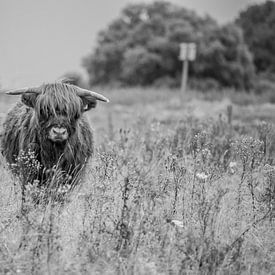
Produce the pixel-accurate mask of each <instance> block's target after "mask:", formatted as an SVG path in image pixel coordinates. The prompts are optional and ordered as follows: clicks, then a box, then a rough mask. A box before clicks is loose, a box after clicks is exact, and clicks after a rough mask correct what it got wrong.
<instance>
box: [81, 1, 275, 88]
mask: <svg viewBox="0 0 275 275" xmlns="http://www.w3.org/2000/svg"><path fill="white" fill-rule="evenodd" d="M274 29H275V2H273V1H267V2H265V3H263V4H260V5H252V6H250V7H248V8H247V9H246V10H245V11H242V12H241V13H240V14H239V16H238V18H237V19H236V20H235V22H232V23H229V24H226V25H222V26H221V25H219V24H218V23H217V22H216V21H215V20H214V19H213V18H211V17H210V16H199V15H197V14H196V13H195V12H194V11H191V10H188V9H186V8H184V7H181V6H178V5H175V4H172V3H169V2H163V1H156V2H154V3H150V4H145V3H141V4H130V5H127V6H126V7H125V8H124V9H123V10H122V12H121V14H120V16H119V17H118V18H117V19H115V20H114V21H113V22H111V23H110V24H109V25H108V26H107V28H106V29H104V30H102V31H101V32H99V34H98V37H97V43H96V47H95V49H94V50H93V52H92V53H91V54H89V55H88V56H86V57H85V58H84V60H83V66H84V67H85V69H86V70H87V72H88V75H89V84H90V85H97V84H106V83H109V84H116V85H124V86H134V85H135V86H136V85H139V86H149V85H155V86H160V85H167V86H170V87H177V86H179V85H180V79H181V70H182V62H181V61H180V60H179V44H180V43H181V42H195V43H196V44H197V52H198V55H197V59H196V61H195V62H192V63H191V64H190V77H191V79H190V84H191V85H193V86H195V87H196V86H198V87H199V86H200V85H203V87H204V88H205V86H209V87H210V88H211V87H212V88H213V87H216V88H217V87H234V88H236V89H241V90H251V89H253V88H255V87H256V86H257V85H258V83H259V79H260V80H262V79H268V80H274V75H275V55H274V53H275V32H274ZM265 83H266V82H265ZM206 88H207V87H206Z"/></svg>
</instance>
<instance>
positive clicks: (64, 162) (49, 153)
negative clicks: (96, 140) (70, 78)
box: [2, 83, 96, 180]
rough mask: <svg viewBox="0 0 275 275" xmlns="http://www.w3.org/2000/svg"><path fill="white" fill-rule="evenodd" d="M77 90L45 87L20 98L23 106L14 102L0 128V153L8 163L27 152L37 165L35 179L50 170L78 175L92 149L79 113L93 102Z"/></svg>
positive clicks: (89, 136)
mask: <svg viewBox="0 0 275 275" xmlns="http://www.w3.org/2000/svg"><path fill="white" fill-rule="evenodd" d="M77 89H78V87H75V86H71V85H67V84H60V83H58V84H48V85H43V86H42V88H40V90H41V91H40V92H39V93H37V94H34V93H28V92H27V93H24V94H23V95H22V102H23V103H22V102H19V103H17V105H16V106H15V107H14V108H13V109H12V110H11V111H10V112H9V113H8V114H7V117H6V120H5V122H4V126H3V136H2V153H3V155H4V157H5V158H6V160H7V162H8V163H10V164H14V163H18V157H20V154H22V153H23V154H24V153H26V152H30V151H31V152H33V153H34V156H35V158H36V160H37V161H38V162H39V163H40V164H41V167H40V168H39V171H38V173H37V175H35V176H36V178H37V179H38V180H41V179H42V177H45V174H44V172H45V171H49V170H51V169H53V168H58V169H59V170H60V171H62V172H63V173H64V174H66V175H68V176H69V177H70V178H72V179H75V178H76V177H78V176H79V172H80V171H81V170H82V169H83V168H84V167H85V164H86V163H87V161H88V160H89V158H90V157H91V156H92V154H93V146H94V144H93V133H92V129H91V127H90V126H89V123H88V121H87V119H86V117H85V115H84V114H83V112H84V111H86V110H89V109H90V108H92V107H95V105H96V99H95V98H92V97H90V95H88V97H87V96H86V95H82V94H81V96H79V95H78V94H77V92H78V90H77ZM87 106H88V107H87ZM15 172H16V171H15Z"/></svg>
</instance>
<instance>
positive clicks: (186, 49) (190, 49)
mask: <svg viewBox="0 0 275 275" xmlns="http://www.w3.org/2000/svg"><path fill="white" fill-rule="evenodd" d="M196 52H197V45H196V44H195V43H181V44H180V56H179V59H180V60H181V61H183V68H182V79H181V91H182V95H183V94H184V93H186V87H187V78H188V62H189V61H194V60H195V59H196Z"/></svg>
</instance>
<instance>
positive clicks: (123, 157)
mask: <svg viewBox="0 0 275 275" xmlns="http://www.w3.org/2000/svg"><path fill="white" fill-rule="evenodd" d="M95 91H98V92H102V93H103V94H104V95H106V96H107V97H108V98H110V100H111V102H110V103H109V104H98V107H97V108H96V109H94V110H92V111H90V112H89V113H88V114H87V115H88V116H89V120H90V122H91V125H92V126H93V128H94V130H95V140H96V150H95V155H94V158H93V160H92V161H91V162H90V163H89V166H88V169H87V171H86V175H85V178H84V180H83V182H82V183H81V185H80V186H78V187H77V188H76V189H75V190H74V191H72V192H71V193H69V194H68V195H67V197H66V200H65V202H63V203H61V202H58V201H57V200H55V199H54V198H51V196H49V198H48V199H47V200H46V201H45V203H40V204H36V203H34V201H33V199H32V198H33V197H34V195H35V196H43V190H41V189H39V188H38V187H37V186H36V185H30V186H28V191H27V194H26V201H25V202H24V211H22V197H21V191H20V190H21V184H20V181H19V180H18V178H15V177H13V176H12V175H11V173H10V172H9V170H8V169H7V164H6V163H5V161H4V160H3V159H2V158H1V160H0V274H274V273H275V239H274V236H275V228H274V218H275V166H274V158H275V126H274V123H275V105H273V104H271V103H268V102H266V101H265V100H263V98H262V97H260V96H258V97H257V96H253V95H243V94H239V93H236V92H234V91H224V92H212V93H206V94H202V93H199V92H195V91H193V92H189V93H188V94H186V95H184V96H183V98H180V96H179V91H177V90H165V89H159V90H156V89H139V88H135V89H129V90H128V89H104V88H100V87H98V88H97V89H95ZM16 100H18V98H17V97H8V96H6V95H0V111H1V120H3V117H4V115H5V113H6V112H7V111H8V109H9V108H11V106H12V105H13V104H14V102H15V101H16ZM26 162H27V163H31V160H29V159H27V160H26ZM41 193H42V194H41Z"/></svg>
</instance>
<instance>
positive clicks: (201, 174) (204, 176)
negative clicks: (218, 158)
mask: <svg viewBox="0 0 275 275" xmlns="http://www.w3.org/2000/svg"><path fill="white" fill-rule="evenodd" d="M196 177H197V179H199V180H207V179H208V178H209V175H207V174H206V173H204V172H202V173H197V174H196Z"/></svg>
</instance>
